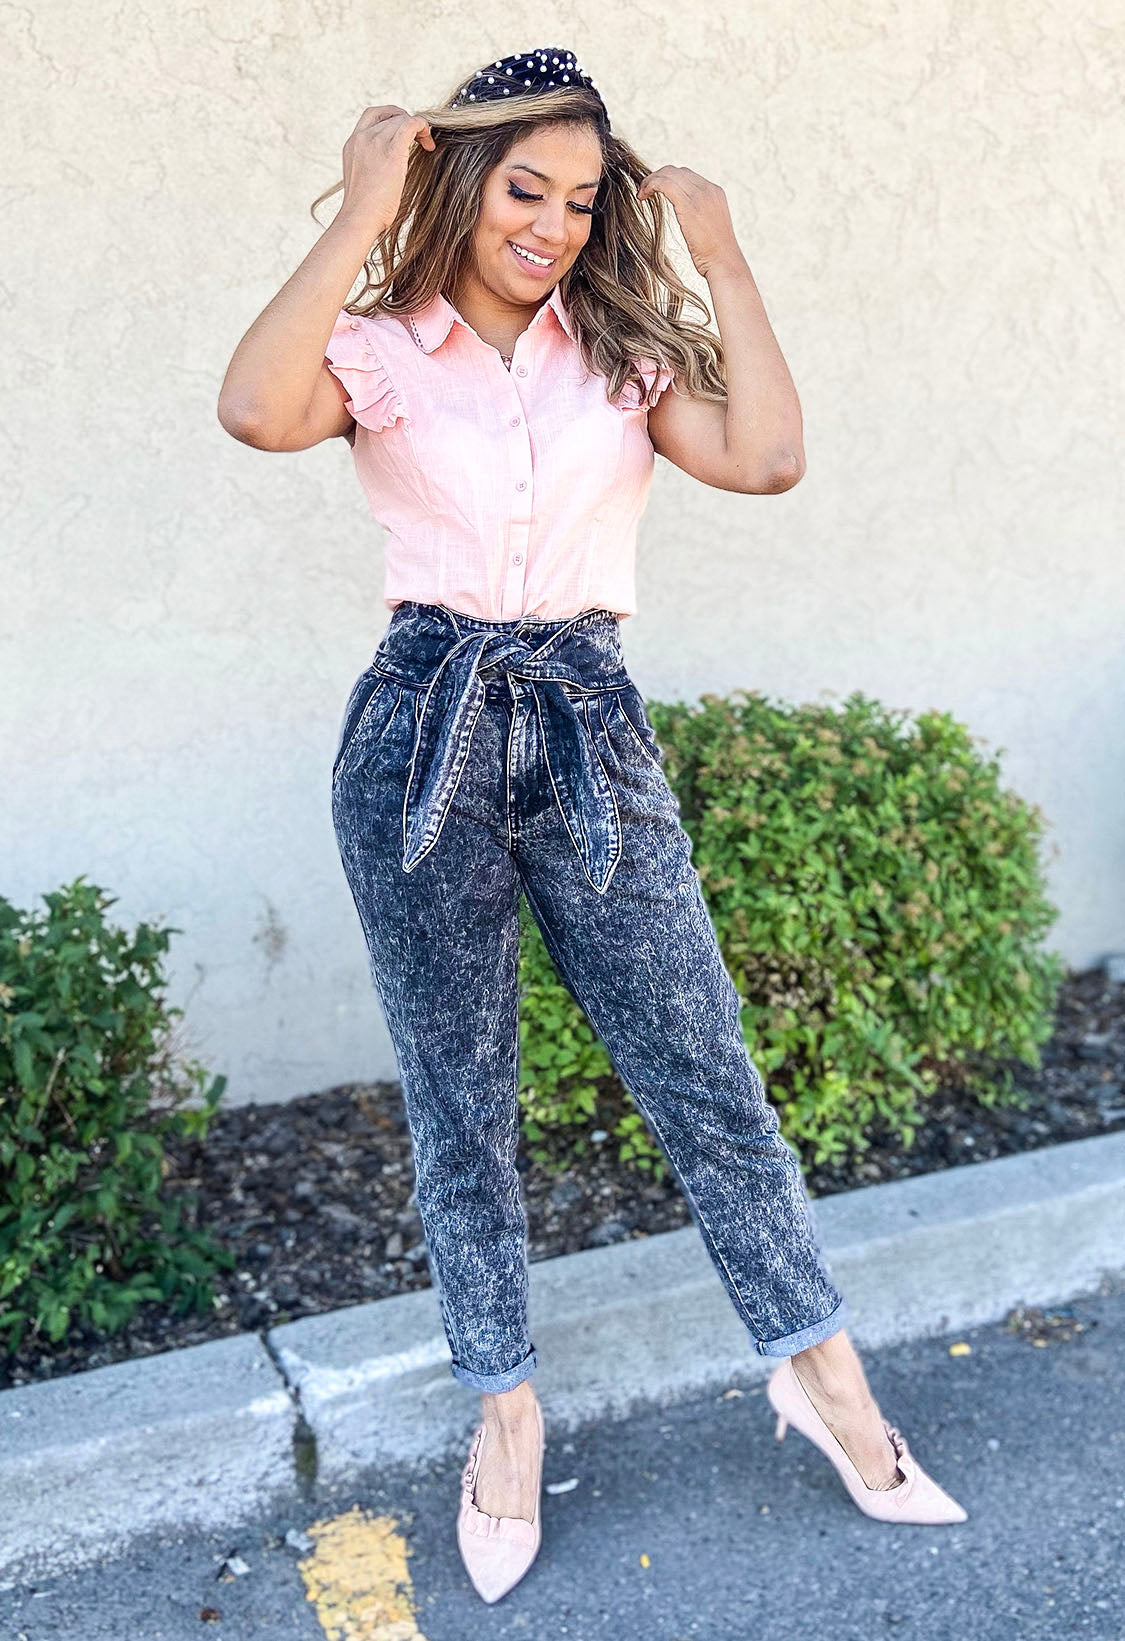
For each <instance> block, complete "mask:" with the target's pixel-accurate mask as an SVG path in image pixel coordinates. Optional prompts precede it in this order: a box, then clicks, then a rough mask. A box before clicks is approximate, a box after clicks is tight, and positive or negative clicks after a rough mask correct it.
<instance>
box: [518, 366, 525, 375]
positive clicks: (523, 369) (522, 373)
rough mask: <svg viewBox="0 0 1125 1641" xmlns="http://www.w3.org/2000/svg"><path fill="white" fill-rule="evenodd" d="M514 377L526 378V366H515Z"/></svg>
mask: <svg viewBox="0 0 1125 1641" xmlns="http://www.w3.org/2000/svg"><path fill="white" fill-rule="evenodd" d="M516 375H517V376H526V375H527V366H526V365H517V366H516Z"/></svg>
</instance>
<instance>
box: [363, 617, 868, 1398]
mask: <svg viewBox="0 0 1125 1641" xmlns="http://www.w3.org/2000/svg"><path fill="white" fill-rule="evenodd" d="M332 816H333V824H334V826H335V831H336V838H337V841H338V844H339V849H340V857H341V860H342V862H343V867H344V872H345V875H346V877H347V880H348V884H349V886H350V888H351V892H352V897H353V899H354V901H355V905H356V909H357V910H358V912H359V917H360V922H361V924H362V926H363V934H364V938H365V940H366V944H367V949H368V953H369V959H370V971H371V977H372V980H373V982H374V985H375V989H376V991H377V993H378V997H379V1000H380V1003H381V1005H382V1009H383V1013H384V1016H385V1018H386V1021H387V1026H388V1030H389V1032H390V1035H391V1039H392V1042H393V1045H394V1050H395V1055H396V1058H397V1061H398V1070H399V1077H400V1080H401V1085H402V1091H403V1098H404V1105H405V1110H406V1117H407V1121H408V1124H409V1127H410V1133H411V1140H412V1148H413V1157H414V1168H415V1188H416V1195H417V1203H418V1212H419V1215H420V1217H421V1220H422V1228H423V1234H424V1238H425V1244H426V1249H427V1255H428V1261H429V1267H430V1275H431V1280H432V1283H433V1287H434V1290H435V1294H436V1297H437V1301H438V1306H439V1309H440V1313H441V1320H442V1325H443V1327H444V1329H445V1334H446V1338H447V1339H448V1342H449V1349H450V1353H451V1356H452V1372H453V1376H454V1378H455V1379H457V1380H459V1381H460V1382H461V1383H462V1384H465V1385H468V1386H470V1387H472V1388H474V1389H476V1390H481V1391H491V1392H495V1391H503V1390H508V1389H510V1388H511V1387H512V1386H513V1385H517V1384H519V1383H520V1381H521V1380H523V1379H525V1378H527V1377H528V1376H529V1375H530V1374H531V1373H532V1372H533V1371H534V1370H535V1367H536V1365H537V1358H536V1353H535V1348H534V1345H533V1343H532V1340H531V1338H530V1335H529V1323H528V1307H527V1300H528V1270H527V1246H526V1237H527V1221H526V1213H525V1208H524V1205H523V1201H522V1198H521V1193H520V1185H519V1175H518V1172H517V1169H516V1147H517V1141H518V1135H519V1107H518V1102H517V1087H518V1079H519V999H518V955H519V921H518V906H519V897H520V894H521V891H522V892H523V893H525V894H526V896H527V901H528V905H529V907H530V910H531V912H532V915H533V916H534V918H535V920H536V923H537V924H538V926H539V928H540V930H541V931H542V935H543V940H544V944H545V945H546V948H547V950H548V952H549V953H550V956H551V958H552V960H553V962H554V964H555V967H556V969H557V970H558V973H559V975H560V977H561V978H562V980H563V981H564V983H565V984H566V986H567V987H568V989H569V990H570V992H571V994H572V996H573V997H574V998H575V1000H576V1001H577V1002H578V1003H579V1004H580V1005H581V1007H582V1008H583V1009H584V1010H585V1013H586V1015H587V1017H588V1019H589V1021H590V1023H591V1025H592V1026H593V1028H594V1030H595V1031H596V1032H597V1034H598V1036H599V1037H600V1038H601V1041H602V1042H603V1044H604V1045H605V1047H606V1049H607V1050H608V1053H609V1056H610V1058H611V1060H612V1062H613V1065H614V1068H615V1070H616V1072H617V1074H618V1075H619V1077H620V1079H621V1081H622V1083H623V1084H624V1086H625V1087H626V1088H627V1089H628V1090H629V1093H630V1094H631V1095H632V1098H633V1100H634V1101H635V1103H636V1105H637V1108H638V1110H639V1111H640V1113H641V1115H642V1117H643V1119H644V1121H645V1122H646V1124H647V1126H648V1128H649V1129H650V1131H651V1132H652V1134H653V1135H654V1137H655V1138H656V1140H657V1143H658V1144H659V1145H660V1147H661V1149H662V1151H663V1152H664V1154H665V1156H666V1157H667V1158H668V1162H669V1165H670V1167H671V1169H672V1171H673V1174H674V1176H675V1178H676V1180H677V1181H678V1183H679V1185H680V1188H681V1190H682V1191H683V1194H684V1197H685V1199H686V1201H687V1204H688V1207H689V1210H690V1212H691V1216H692V1218H693V1220H694V1221H695V1223H696V1225H697V1227H698V1229H699V1231H700V1233H701V1235H702V1237H703V1241H704V1243H705V1245H706V1248H707V1252H708V1253H709V1255H710V1257H711V1259H712V1261H713V1262H714V1265H715V1268H716V1270H717V1272H718V1275H719V1277H720V1279H721V1280H722V1282H723V1285H724V1287H725V1288H726V1291H727V1293H728V1294H729V1296H730V1299H731V1301H732V1303H733V1304H734V1307H735V1309H736V1311H737V1313H738V1315H739V1316H740V1317H741V1319H742V1321H743V1322H744V1324H745V1325H746V1328H747V1331H748V1333H749V1335H750V1337H751V1339H752V1340H753V1341H754V1342H755V1344H756V1348H757V1350H758V1352H759V1353H760V1354H761V1355H763V1356H791V1355H793V1354H795V1353H796V1352H797V1351H799V1350H804V1349H805V1348H806V1346H808V1345H814V1344H818V1343H819V1342H820V1341H821V1340H823V1339H827V1338H828V1337H829V1335H831V1334H833V1333H835V1332H836V1331H837V1330H838V1329H840V1328H842V1327H843V1326H844V1325H845V1322H846V1320H847V1319H848V1310H847V1307H846V1304H845V1301H844V1299H843V1298H842V1296H841V1294H840V1292H839V1291H838V1290H837V1288H836V1287H835V1286H834V1284H833V1282H832V1280H831V1278H830V1276H829V1274H828V1272H827V1270H826V1268H825V1265H824V1262H823V1260H822V1257H821V1252H820V1249H819V1248H818V1245H817V1239H816V1233H815V1230H814V1225H813V1221H812V1216H811V1204H810V1202H809V1199H808V1196H807V1194H806V1190H805V1185H804V1179H803V1176H802V1174H801V1170H800V1166H799V1163H798V1160H797V1155H796V1152H795V1151H794V1150H793V1149H792V1148H791V1147H790V1146H789V1144H788V1142H787V1141H786V1140H784V1139H783V1138H782V1136H781V1135H780V1133H779V1131H778V1118H777V1113H776V1111H775V1110H774V1109H773V1107H772V1106H771V1105H770V1104H769V1103H768V1102H767V1099H766V1092H765V1089H764V1087H763V1083H762V1078H761V1076H760V1075H759V1073H758V1070H757V1068H756V1067H755V1065H754V1063H753V1061H752V1060H751V1058H750V1056H749V1054H748V1052H747V1049H746V1044H745V1041H744V1039H743V1035H742V1031H741V1027H740V1023H739V1015H740V1006H741V1004H740V999H739V996H738V993H737V990H736V988H735V985H734V982H733V981H732V979H731V977H730V975H729V973H728V972H727V970H726V968H725V966H724V963H723V959H722V956H721V954H720V950H719V945H718V941H717V937H716V934H715V928H714V925H713V923H712V922H711V918H710V915H709V913H708V910H707V907H706V905H705V903H704V899H703V895H702V892H701V886H700V881H699V876H698V873H697V871H696V869H695V867H694V865H693V862H692V843H691V839H690V838H689V837H688V835H687V833H686V832H685V830H684V829H683V826H682V825H681V817H680V807H679V801H678V799H677V798H676V797H675V795H674V794H673V792H672V790H671V788H670V786H669V784H668V781H667V778H666V776H665V773H664V769H663V754H662V751H661V749H660V747H659V745H658V743H657V741H656V738H655V735H654V733H653V729H652V725H651V723H650V721H649V719H648V716H647V714H646V712H645V707H644V701H643V697H642V696H641V694H640V692H639V690H638V689H637V687H636V686H635V685H634V684H633V683H632V681H631V679H630V677H629V675H628V673H627V671H626V668H625V664H624V658H623V654H622V648H621V638H620V621H619V618H618V617H617V616H616V615H615V614H614V613H613V612H612V611H610V610H605V609H592V610H585V611H583V612H582V613H581V614H580V615H577V616H574V617H573V618H571V619H569V620H538V619H528V618H524V619H520V620H511V621H490V620H481V619H479V618H477V617H474V616H467V615H463V614H462V613H461V612H459V611H455V610H452V609H449V608H448V607H447V606H445V605H442V604H427V603H419V602H416V601H413V600H408V601H406V602H403V603H400V604H399V605H397V606H396V607H395V608H394V610H393V611H392V614H391V619H390V622H389V624H388V626H387V628H386V631H385V633H384V636H383V638H382V640H381V642H380V643H379V645H378V648H377V649H376V651H375V655H374V658H373V660H372V662H371V664H370V666H368V667H367V668H365V670H364V671H363V672H362V673H361V674H360V676H359V678H358V679H357V680H356V683H355V685H354V687H353V689H352V691H351V695H350V698H349V700H348V702H347V705H346V708H345V712H344V719H343V725H342V728H341V731H340V735H339V740H338V744H337V752H336V757H335V761H334V767H333V771H332Z"/></svg>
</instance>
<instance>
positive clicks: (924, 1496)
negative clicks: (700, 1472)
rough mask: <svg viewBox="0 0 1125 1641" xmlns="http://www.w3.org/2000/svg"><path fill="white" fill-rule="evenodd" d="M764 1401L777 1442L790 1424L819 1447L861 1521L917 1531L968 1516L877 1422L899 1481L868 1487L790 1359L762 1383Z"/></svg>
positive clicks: (896, 1434) (901, 1440) (897, 1434)
mask: <svg viewBox="0 0 1125 1641" xmlns="http://www.w3.org/2000/svg"><path fill="white" fill-rule="evenodd" d="M766 1398H767V1400H768V1402H769V1404H770V1406H771V1407H772V1408H773V1410H774V1412H775V1413H776V1414H777V1428H776V1430H775V1432H774V1434H775V1435H776V1437H777V1440H778V1441H781V1439H782V1437H783V1436H784V1435H785V1431H786V1428H787V1427H788V1426H789V1425H795V1426H796V1428H797V1429H798V1430H799V1431H800V1432H801V1434H802V1436H807V1437H808V1439H809V1441H810V1442H812V1443H813V1445H814V1446H815V1447H819V1448H820V1451H821V1452H822V1453H823V1454H824V1456H825V1458H827V1459H829V1460H831V1462H832V1463H833V1464H834V1465H835V1466H836V1469H837V1470H838V1471H839V1473H840V1477H841V1480H842V1481H843V1483H844V1486H845V1487H846V1488H847V1490H848V1492H849V1493H850V1495H851V1497H852V1499H853V1501H854V1502H855V1503H856V1504H857V1505H858V1506H859V1508H860V1509H861V1510H862V1511H863V1513H864V1515H865V1516H872V1517H873V1518H874V1519H875V1520H876V1521H889V1522H893V1523H894V1524H895V1525H896V1526H897V1525H899V1524H900V1523H906V1522H915V1523H917V1524H918V1525H920V1526H927V1527H931V1526H937V1525H939V1524H942V1523H946V1522H955V1521H967V1520H968V1511H967V1510H964V1509H963V1508H962V1507H961V1505H959V1504H958V1503H957V1501H956V1499H952V1498H950V1496H949V1494H948V1493H946V1492H945V1491H944V1490H943V1489H942V1488H940V1487H939V1486H938V1484H937V1482H936V1481H934V1480H933V1478H932V1477H930V1476H928V1475H927V1474H926V1472H925V1471H924V1470H923V1469H922V1466H921V1465H920V1464H919V1463H918V1461H917V1459H915V1458H914V1456H913V1454H912V1453H911V1451H910V1449H909V1447H908V1446H907V1444H906V1437H905V1436H904V1435H903V1434H902V1432H901V1431H900V1430H897V1429H896V1428H895V1426H894V1425H892V1424H888V1423H887V1421H886V1419H884V1420H883V1428H884V1429H885V1430H886V1432H887V1435H888V1436H889V1438H890V1440H891V1445H892V1446H893V1447H894V1450H895V1453H896V1454H897V1455H898V1467H899V1469H900V1470H901V1472H902V1474H903V1476H904V1477H905V1478H906V1479H905V1480H904V1481H901V1482H899V1484H898V1486H897V1487H891V1488H888V1489H887V1490H886V1491H885V1492H881V1491H880V1490H879V1489H878V1488H874V1487H868V1485H867V1483H866V1482H865V1481H864V1479H863V1477H862V1476H861V1475H860V1473H859V1471H858V1470H857V1469H856V1467H855V1465H854V1464H853V1463H852V1461H851V1459H849V1457H848V1455H847V1453H846V1452H845V1451H844V1449H843V1448H842V1447H841V1446H840V1443H839V1442H838V1441H837V1440H836V1437H835V1436H834V1435H833V1434H832V1432H831V1430H829V1428H828V1426H827V1425H826V1424H825V1422H824V1420H823V1419H822V1418H821V1416H820V1414H819V1413H818V1412H817V1409H816V1405H815V1403H814V1402H813V1401H812V1399H811V1397H810V1396H809V1394H808V1392H807V1391H806V1389H805V1387H804V1385H803V1384H802V1383H801V1381H800V1379H799V1378H798V1376H797V1371H796V1369H795V1368H794V1366H793V1363H792V1360H791V1359H790V1358H789V1357H788V1356H786V1357H785V1358H784V1359H783V1361H782V1362H781V1364H780V1366H779V1367H778V1368H777V1369H776V1370H775V1371H774V1372H773V1373H772V1374H771V1375H770V1377H769V1379H768V1381H767V1383H766Z"/></svg>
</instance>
